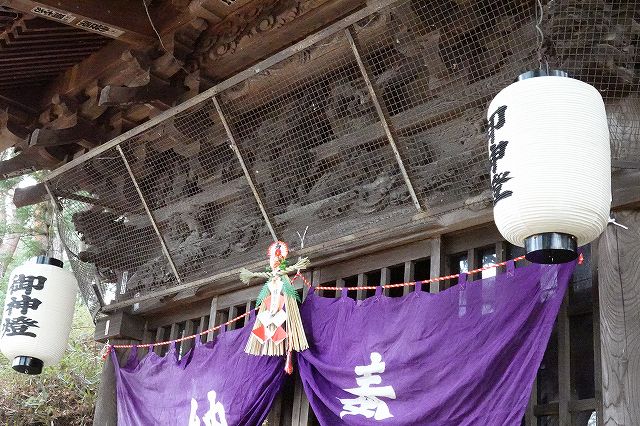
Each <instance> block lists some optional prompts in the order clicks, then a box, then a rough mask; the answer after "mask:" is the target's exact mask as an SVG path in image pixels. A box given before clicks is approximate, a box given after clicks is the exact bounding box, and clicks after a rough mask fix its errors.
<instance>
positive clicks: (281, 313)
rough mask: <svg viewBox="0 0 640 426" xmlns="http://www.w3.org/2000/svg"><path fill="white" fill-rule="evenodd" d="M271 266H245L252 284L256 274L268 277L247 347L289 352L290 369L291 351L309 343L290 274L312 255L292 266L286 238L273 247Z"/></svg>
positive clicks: (265, 352) (277, 353)
mask: <svg viewBox="0 0 640 426" xmlns="http://www.w3.org/2000/svg"><path fill="white" fill-rule="evenodd" d="M268 254H269V268H267V271H266V272H251V271H248V270H246V269H243V270H242V272H241V273H240V279H241V280H242V282H244V283H245V284H248V283H249V281H250V280H251V279H252V278H262V279H266V280H267V282H266V283H265V285H264V286H263V287H262V289H261V290H260V294H259V295H258V299H257V300H256V306H259V309H258V315H257V316H256V322H255V324H254V326H253V331H252V332H251V336H250V337H249V341H248V342H247V346H246V348H245V351H246V352H247V353H249V354H252V355H274V356H283V355H285V354H286V355H287V366H286V367H285V368H286V369H287V372H290V370H291V351H303V350H305V349H307V348H308V347H309V345H308V343H307V338H306V336H305V334H304V329H303V328H302V320H301V318H300V312H299V310H298V302H299V301H300V298H299V296H298V292H297V291H296V289H295V288H294V287H293V285H292V283H291V280H290V279H289V276H288V274H290V273H292V272H296V271H300V270H302V269H305V268H307V267H308V266H309V259H307V258H306V257H305V258H302V259H299V260H298V261H297V262H296V263H295V264H294V265H291V266H289V265H288V263H287V255H288V254H289V248H288V247H287V245H286V244H285V243H283V242H282V241H276V242H275V243H273V244H271V246H270V247H269V251H268Z"/></svg>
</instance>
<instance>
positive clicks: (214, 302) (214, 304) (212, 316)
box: [207, 297, 218, 342]
mask: <svg viewBox="0 0 640 426" xmlns="http://www.w3.org/2000/svg"><path fill="white" fill-rule="evenodd" d="M217 312H218V298H217V297H214V298H213V299H211V308H210V310H209V325H208V327H207V329H210V328H213V327H215V325H216V313H217ZM214 334H215V333H214V332H213V331H210V332H209V333H207V341H209V342H210V341H211V340H213V336H214Z"/></svg>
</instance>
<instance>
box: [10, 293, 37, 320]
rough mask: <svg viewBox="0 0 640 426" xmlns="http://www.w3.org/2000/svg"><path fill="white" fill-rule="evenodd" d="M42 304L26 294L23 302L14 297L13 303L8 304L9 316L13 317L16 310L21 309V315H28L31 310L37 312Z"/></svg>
mask: <svg viewBox="0 0 640 426" xmlns="http://www.w3.org/2000/svg"><path fill="white" fill-rule="evenodd" d="M41 303H42V302H41V301H40V300H38V299H36V298H34V297H31V296H27V295H26V294H23V295H22V300H18V299H16V298H15V297H12V298H11V301H10V302H9V303H7V315H11V312H12V311H13V310H14V309H20V313H21V314H22V315H26V314H27V312H28V311H29V309H33V310H37V309H38V306H40V304H41Z"/></svg>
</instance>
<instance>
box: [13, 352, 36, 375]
mask: <svg viewBox="0 0 640 426" xmlns="http://www.w3.org/2000/svg"><path fill="white" fill-rule="evenodd" d="M42 367H44V362H42V360H40V359H38V358H33V357H30V356H23V355H21V356H17V357H15V358H14V359H13V369H14V370H16V371H18V372H20V373H24V374H40V373H42Z"/></svg>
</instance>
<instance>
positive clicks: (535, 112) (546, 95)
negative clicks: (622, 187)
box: [487, 69, 611, 263]
mask: <svg viewBox="0 0 640 426" xmlns="http://www.w3.org/2000/svg"><path fill="white" fill-rule="evenodd" d="M487 119H488V138H489V164H490V174H491V189H492V192H493V204H494V208H493V214H494V220H495V223H496V225H497V227H498V229H499V230H500V233H501V234H502V235H503V236H504V238H505V239H506V240H507V241H509V242H510V243H512V244H514V245H516V246H520V247H524V248H525V251H526V258H527V259H528V260H529V261H531V262H534V263H562V262H567V261H570V260H574V259H575V258H576V257H577V256H578V252H577V247H578V246H583V245H585V244H587V243H589V242H591V241H593V240H595V239H596V238H597V237H598V236H599V235H600V234H601V233H602V231H603V230H604V228H605V227H606V225H607V221H608V219H609V209H610V204H611V152H610V147H609V127H608V124H607V116H606V112H605V106H604V102H603V100H602V96H601V95H600V93H599V92H598V90H596V89H595V88H594V87H592V86H590V85H589V84H587V83H584V82H582V81H580V80H576V79H573V78H569V77H568V76H567V73H565V72H563V71H544V70H542V69H541V70H536V71H530V72H527V73H525V74H522V75H521V76H520V77H518V81H517V82H515V83H513V84H511V85H510V86H508V87H506V88H504V89H503V90H502V91H501V92H500V93H498V95H497V96H496V97H495V98H494V99H493V101H492V102H491V104H490V106H489V111H488V113H487Z"/></svg>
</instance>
